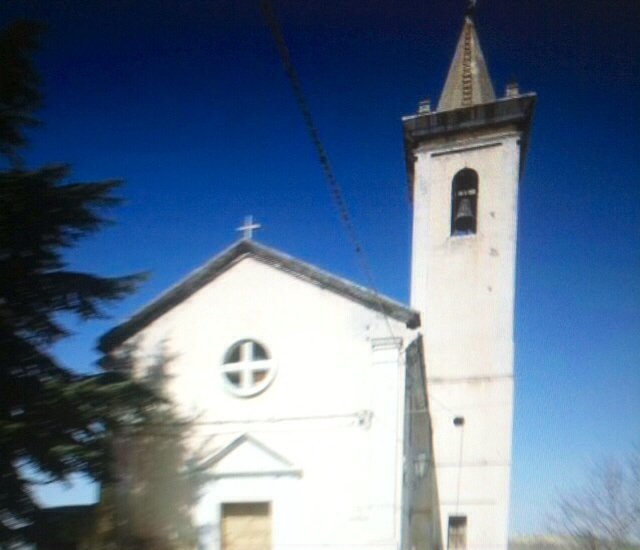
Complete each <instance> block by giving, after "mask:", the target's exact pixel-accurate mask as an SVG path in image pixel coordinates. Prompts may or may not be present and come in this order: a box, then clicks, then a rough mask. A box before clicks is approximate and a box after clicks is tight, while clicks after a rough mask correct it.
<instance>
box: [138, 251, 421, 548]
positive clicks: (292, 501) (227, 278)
mask: <svg viewBox="0 0 640 550" xmlns="http://www.w3.org/2000/svg"><path fill="white" fill-rule="evenodd" d="M389 321H390V325H391V331H392V333H393V334H390V333H389V329H388V327H387V323H386V322H384V320H383V319H382V318H381V317H380V315H378V314H377V313H376V312H375V311H372V310H371V309H368V308H367V307H364V306H362V305H360V304H357V303H355V302H353V301H351V300H348V299H346V298H344V297H341V296H339V295H337V294H335V293H333V292H331V291H328V290H325V289H323V288H320V287H319V286H315V285H312V284H309V283H308V282H305V281H302V280H300V279H298V278H296V277H294V276H292V275H290V274H288V273H284V272H283V271H281V270H279V269H276V268H274V267H272V266H270V265H266V264H264V263H262V262H260V261H257V260H255V259H253V258H251V257H248V258H245V259H242V260H241V261H239V262H238V263H236V264H235V265H233V266H232V267H231V268H230V269H228V270H227V271H225V272H224V273H222V274H221V275H219V276H218V277H217V278H216V279H214V280H213V281H212V282H211V283H209V284H208V285H206V286H205V287H203V288H202V289H200V290H199V291H197V292H196V293H195V294H193V295H192V296H190V297H189V298H188V299H187V300H185V301H184V302H182V303H181V304H179V305H178V306H176V307H174V308H173V309H172V310H170V311H169V312H167V313H166V314H164V315H163V316H162V317H160V318H159V319H157V320H155V321H154V322H153V323H152V324H150V325H149V326H147V327H146V328H145V329H143V330H142V331H141V332H139V333H138V334H137V335H136V336H135V337H133V338H132V339H130V341H129V342H127V344H131V345H134V346H135V349H136V352H135V353H136V355H137V357H138V362H137V365H138V371H139V374H141V373H142V371H143V370H144V364H145V362H147V359H146V358H148V357H150V356H152V355H153V354H154V353H156V352H157V350H159V349H160V348H162V349H163V353H166V354H167V355H168V356H169V357H170V358H171V360H170V361H169V362H168V364H167V375H168V377H169V388H168V389H169V392H170V394H171V395H172V396H173V399H174V401H175V403H176V404H177V405H178V406H179V408H180V410H181V412H182V413H183V414H186V415H188V416H190V417H192V418H194V419H195V420H196V421H195V423H194V426H193V428H192V433H191V435H190V439H189V446H190V448H191V451H192V452H193V453H197V454H198V456H199V457H201V458H206V457H211V456H212V455H214V454H215V453H216V452H219V451H220V450H222V449H224V448H225V446H226V445H228V444H229V442H230V441H232V440H233V439H234V438H236V437H237V436H239V435H240V434H243V433H245V434H249V435H250V436H251V438H253V439H254V440H255V441H257V442H258V443H259V444H253V443H251V442H249V443H246V444H245V443H242V444H240V446H239V447H238V448H237V449H235V450H232V451H230V452H229V453H228V455H226V456H225V458H223V459H221V460H219V461H217V462H216V461H214V463H212V464H211V465H210V466H209V473H210V474H212V475H213V476H214V477H213V479H212V480H210V481H209V482H208V483H207V484H206V485H205V486H203V487H202V488H201V494H202V498H201V499H200V501H199V503H198V505H197V508H196V509H195V510H194V518H195V519H196V522H197V523H198V525H199V526H200V527H201V528H202V531H201V540H200V544H201V548H203V549H206V550H217V549H218V548H219V547H220V535H219V519H220V510H221V505H222V503H224V502H259V501H268V502H271V504H272V515H273V549H274V550H285V549H286V550H293V549H300V550H314V549H316V548H317V549H320V548H323V549H326V548H331V549H332V550H339V549H343V550H353V548H367V549H369V550H391V549H394V550H397V549H399V548H400V541H401V537H402V533H401V531H402V502H403V500H402V497H403V495H402V477H403V467H404V465H403V443H404V441H403V428H404V413H403V407H404V396H405V393H404V392H405V369H404V353H403V350H404V346H405V345H407V344H408V343H409V342H410V341H411V340H412V339H413V338H414V337H415V331H411V330H408V329H406V327H405V326H404V325H403V324H402V323H400V322H397V321H394V320H392V319H390V320H389ZM245 338H250V339H254V340H256V341H258V342H260V343H262V344H263V345H264V346H265V347H266V348H267V349H268V351H269V354H270V356H271V358H272V360H273V362H274V364H275V366H276V368H277V375H276V377H275V379H274V380H273V382H272V384H271V385H270V386H269V387H268V388H267V389H266V391H264V392H263V393H261V394H260V395H257V396H254V397H250V398H238V397H235V396H233V395H231V394H230V393H229V392H228V391H226V390H225V387H224V384H223V381H222V376H221V373H220V370H219V368H220V365H221V363H222V361H223V357H224V355H225V352H226V351H227V350H228V349H229V347H230V346H231V345H232V344H234V343H235V342H237V341H238V340H241V339H245ZM262 447H264V448H262ZM265 449H266V451H265ZM270 452H273V453H275V455H277V456H272V455H271V454H270ZM252 465H253V470H252ZM279 465H281V466H282V467H280V466H279ZM274 469H276V470H278V469H279V470H280V471H278V472H275V473H274V471H273V470H274ZM234 472H235V473H234Z"/></svg>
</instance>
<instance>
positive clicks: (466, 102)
mask: <svg viewBox="0 0 640 550" xmlns="http://www.w3.org/2000/svg"><path fill="white" fill-rule="evenodd" d="M474 4H475V3H473V2H472V3H471V4H470V8H469V9H468V10H467V15H466V16H465V18H464V26H463V27H462V33H461V34H460V39H459V40H458V45H457V46H456V53H455V55H454V56H453V61H452V62H451V67H449V74H448V75H447V81H446V82H445V85H444V89H443V90H442V95H441V96H440V101H439V103H438V111H450V110H452V109H459V108H460V107H469V106H471V105H478V104H481V103H491V102H492V101H495V100H496V94H495V92H494V91H493V85H492V84H491V78H490V77H489V70H488V69H487V64H486V62H485V60H484V55H482V49H481V48H480V41H479V40H478V33H477V32H476V26H475V23H474V22H473V6H474Z"/></svg>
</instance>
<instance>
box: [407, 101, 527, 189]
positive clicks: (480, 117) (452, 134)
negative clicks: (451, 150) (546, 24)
mask: <svg viewBox="0 0 640 550" xmlns="http://www.w3.org/2000/svg"><path fill="white" fill-rule="evenodd" d="M536 99H537V96H536V94H535V93H533V92H532V93H526V94H519V95H517V96H515V97H505V98H502V99H498V100H496V101H492V102H490V103H482V104H478V105H470V106H469V107H461V108H459V109H453V110H449V111H435V112H433V111H432V112H425V113H417V114H415V115H409V116H405V117H403V119H402V125H403V129H404V147H405V158H406V163H407V175H408V179H409V194H410V196H411V194H412V182H413V171H414V161H415V159H414V153H415V151H416V149H417V148H418V147H419V146H421V145H424V144H426V143H429V142H433V141H439V140H455V139H458V138H460V137H462V136H463V135H464V134H470V133H473V134H478V133H479V132H482V133H484V132H495V131H497V130H500V129H501V128H508V127H511V128H513V129H515V130H516V131H518V132H519V133H520V134H521V141H520V146H521V150H522V162H521V163H520V170H521V171H522V170H523V168H524V164H525V163H524V160H525V157H526V151H527V147H528V142H529V131H530V127H531V120H532V118H533V113H534V109H535V104H536Z"/></svg>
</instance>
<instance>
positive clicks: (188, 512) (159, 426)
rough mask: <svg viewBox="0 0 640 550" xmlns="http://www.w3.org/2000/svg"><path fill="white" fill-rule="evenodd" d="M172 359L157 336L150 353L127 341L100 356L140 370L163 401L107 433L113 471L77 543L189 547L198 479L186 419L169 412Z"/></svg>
mask: <svg viewBox="0 0 640 550" xmlns="http://www.w3.org/2000/svg"><path fill="white" fill-rule="evenodd" d="M173 360H175V356H171V355H170V354H168V353H167V349H166V342H163V343H162V344H161V345H160V346H159V347H158V351H157V352H156V353H155V354H154V355H153V357H143V356H141V355H140V354H139V353H137V350H136V346H135V345H130V346H128V347H127V348H125V349H124V350H122V349H121V350H120V351H119V353H118V356H117V357H115V356H112V357H106V358H105V360H104V361H103V365H104V366H105V368H107V369H116V370H122V371H124V372H129V373H130V372H141V371H144V379H145V380H146V382H147V383H148V384H149V385H150V386H151V387H152V388H153V389H155V390H156V391H157V392H158V393H159V394H160V395H161V396H162V397H163V398H164V401H163V403H162V404H160V405H156V406H154V407H153V408H152V409H151V410H149V411H148V414H147V416H146V419H145V421H144V422H143V423H142V424H140V425H129V426H127V427H126V428H123V429H119V430H118V431H117V432H116V433H114V435H113V445H112V448H113V453H114V461H113V462H114V475H113V479H112V481H111V482H110V483H105V484H104V485H103V487H102V490H101V496H100V503H99V505H98V509H97V512H96V525H95V529H94V535H93V536H92V537H91V540H88V541H86V546H85V545H82V544H81V545H79V546H78V550H82V549H83V548H87V550H89V549H91V550H187V549H189V550H191V549H195V548H196V547H197V540H198V533H197V530H196V528H195V527H194V525H193V518H192V511H193V509H194V506H195V504H196V502H197V500H198V496H199V489H200V487H201V486H202V484H203V483H204V482H205V481H206V479H205V475H204V474H203V473H202V472H201V471H200V470H199V469H198V468H197V464H198V462H199V461H198V459H197V456H198V454H199V453H197V452H192V451H190V450H189V448H188V446H187V437H188V436H189V433H190V430H191V427H192V422H193V421H192V420H189V419H186V418H184V417H183V416H181V415H180V414H179V413H178V412H177V410H176V407H175V405H174V404H173V403H172V402H171V400H170V396H169V393H168V390H167V387H168V383H169V382H170V375H169V368H168V367H169V365H170V363H171V362H172V361H173ZM141 366H144V368H141ZM134 367H135V368H134Z"/></svg>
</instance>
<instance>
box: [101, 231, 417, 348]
mask: <svg viewBox="0 0 640 550" xmlns="http://www.w3.org/2000/svg"><path fill="white" fill-rule="evenodd" d="M245 258H253V259H255V260H257V261H259V262H262V263H264V264H267V265H269V266H271V267H274V268H276V269H279V270H281V271H284V272H285V273H288V274H289V275H292V276H294V277H296V278H298V279H302V280H303V281H305V282H308V283H310V284H313V285H315V286H318V287H320V288H324V289H327V290H330V291H331V292H334V293H336V294H338V295H340V296H343V297H345V298H347V299H349V300H352V301H354V302H356V303H359V304H361V305H363V306H365V307H368V308H370V309H373V310H376V311H379V312H381V313H384V314H385V315H388V316H389V317H391V318H393V319H396V320H398V321H401V322H403V323H405V324H406V326H407V327H409V328H416V327H419V326H420V315H419V314H418V312H416V311H414V310H412V309H410V308H408V307H407V306H405V305H403V304H401V303H399V302H396V301H395V300H392V299H390V298H386V297H385V296H382V295H380V294H377V293H376V292H374V291H373V290H369V289H368V288H365V287H363V286H360V285H357V284H355V283H352V282H350V281H347V280H346V279H342V278H340V277H336V276H335V275H331V274H330V273H328V272H326V271H323V270H321V269H319V268H317V267H315V266H313V265H311V264H308V263H305V262H302V261H300V260H297V259H296V258H293V257H292V256H289V255H287V254H284V253H282V252H279V251H277V250H275V249H273V248H269V247H266V246H264V245H261V244H258V243H257V242H255V241H251V240H240V241H238V242H236V243H235V244H233V245H232V246H231V247H229V248H227V249H226V250H224V251H223V252H221V253H220V254H218V255H217V256H215V257H214V258H213V259H211V260H210V261H209V262H207V263H206V264H205V265H204V266H202V267H201V268H199V269H197V270H195V271H193V272H192V273H191V274H189V275H188V276H187V277H186V278H185V279H183V280H182V281H181V282H179V283H178V284H177V285H175V286H174V287H172V288H170V289H169V290H167V291H166V292H164V293H163V294H161V295H160V296H159V297H158V298H156V299H155V300H153V301H152V302H150V303H149V304H147V305H146V306H144V307H143V308H142V309H141V310H139V311H137V312H136V313H135V314H134V315H133V316H131V317H130V318H129V319H128V320H127V321H125V322H124V323H122V324H120V325H118V326H116V327H115V328H113V329H111V330H110V331H108V332H107V333H105V334H104V335H103V336H102V337H101V338H100V340H99V341H98V349H99V350H100V351H102V352H108V351H109V350H111V349H113V348H114V347H116V346H118V345H120V344H121V343H123V342H124V341H125V340H127V339H128V338H130V337H131V336H132V335H134V334H135V333H136V332H138V331H140V330H141V329H143V328H144V327H146V326H147V325H149V324H150V323H152V322H153V321H155V320H156V319H158V318H159V317H160V316H162V315H164V314H165V313H166V312H167V311H169V310H171V309H172V308H174V307H175V306H177V305H178V304H180V303H181V302H183V301H184V300H186V299H187V298H188V297H189V296H191V295H192V294H194V293H195V292H197V291H198V290H200V289H201V288H202V287H204V286H205V285H206V284H208V283H210V282H211V281H213V280H214V279H215V278H216V277H218V276H219V275H221V274H222V273H224V272H225V271H227V270H228V269H229V268H231V267H233V266H234V265H235V264H237V263H238V262H239V261H241V260H243V259H245Z"/></svg>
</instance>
